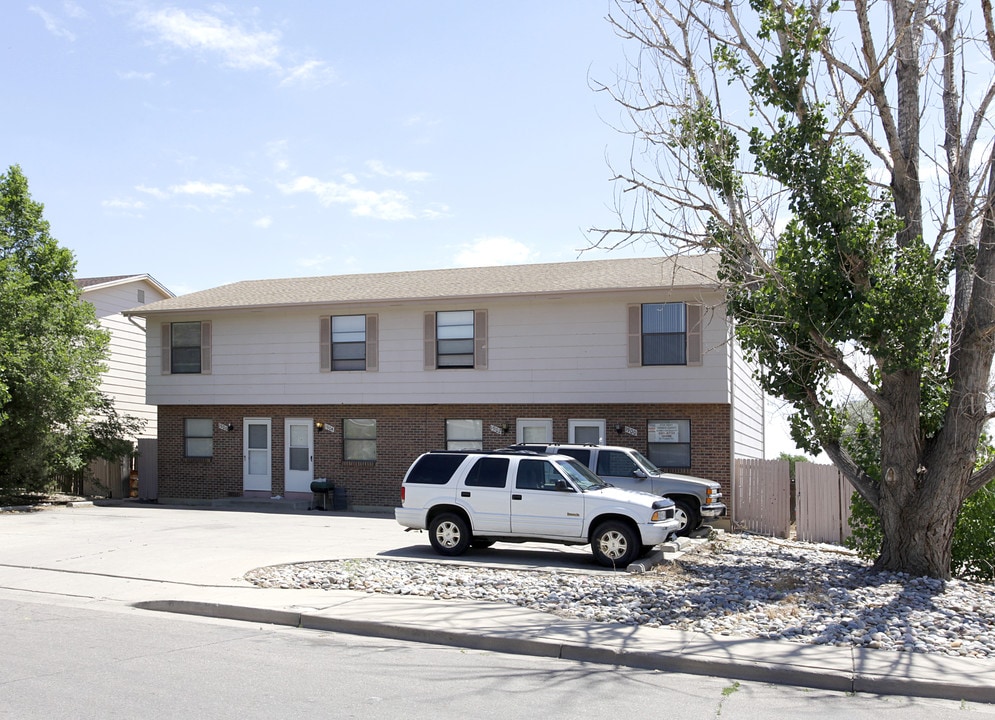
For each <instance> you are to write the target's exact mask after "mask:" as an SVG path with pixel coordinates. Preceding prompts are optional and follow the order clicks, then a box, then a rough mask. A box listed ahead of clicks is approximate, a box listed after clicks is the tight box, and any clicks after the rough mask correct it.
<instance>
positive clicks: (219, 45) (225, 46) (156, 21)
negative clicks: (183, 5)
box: [137, 8, 280, 70]
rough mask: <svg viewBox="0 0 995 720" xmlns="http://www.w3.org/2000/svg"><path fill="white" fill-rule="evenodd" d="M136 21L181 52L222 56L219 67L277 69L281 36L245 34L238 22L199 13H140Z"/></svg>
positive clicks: (164, 10) (273, 33)
mask: <svg viewBox="0 0 995 720" xmlns="http://www.w3.org/2000/svg"><path fill="white" fill-rule="evenodd" d="M137 19H138V21H139V23H140V24H141V25H142V26H143V27H145V28H146V29H148V30H150V31H152V32H153V33H155V34H156V35H157V36H158V37H159V39H160V40H162V41H163V42H165V43H168V44H171V45H174V46H176V47H178V48H181V49H183V50H204V51H208V52H212V53H217V54H218V55H220V56H221V61H222V64H223V65H225V66H227V67H233V68H236V69H239V70H251V69H256V68H272V69H275V68H279V63H278V62H277V58H278V57H279V55H280V44H279V40H280V34H279V33H278V32H263V31H259V32H251V31H245V30H243V29H242V28H241V27H239V26H238V24H237V23H229V24H226V23H225V22H224V21H223V20H222V19H221V18H219V17H217V16H215V15H211V14H209V13H206V12H201V11H198V10H193V11H190V12H189V13H188V12H186V11H184V10H179V9H177V8H162V9H160V10H154V11H150V10H143V11H141V12H140V13H139V14H138V16H137Z"/></svg>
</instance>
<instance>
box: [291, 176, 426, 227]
mask: <svg viewBox="0 0 995 720" xmlns="http://www.w3.org/2000/svg"><path fill="white" fill-rule="evenodd" d="M344 179H345V182H344V183H337V182H323V181H321V180H318V179H317V178H313V177H307V176H301V177H299V178H297V179H296V180H294V181H293V182H291V183H289V184H280V185H279V188H280V190H281V191H283V192H284V193H286V194H288V195H292V194H296V193H311V194H312V195H314V196H315V197H317V198H318V201H319V202H320V203H321V204H322V205H325V206H326V207H330V206H331V205H347V206H349V207H350V208H351V210H350V212H351V213H352V214H353V215H357V216H359V217H370V218H375V219H377V220H409V219H411V218H413V217H415V214H414V212H412V210H411V204H410V201H409V199H408V196H407V195H405V194H404V193H403V192H400V191H398V190H382V191H380V192H377V191H375V190H366V189H363V188H361V187H358V181H357V180H356V178H355V177H353V176H351V175H349V176H346V177H345V178H344Z"/></svg>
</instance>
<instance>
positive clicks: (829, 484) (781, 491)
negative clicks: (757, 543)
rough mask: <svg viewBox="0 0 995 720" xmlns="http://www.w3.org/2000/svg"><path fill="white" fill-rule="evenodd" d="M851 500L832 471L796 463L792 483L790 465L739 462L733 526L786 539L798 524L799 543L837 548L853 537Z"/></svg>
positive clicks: (847, 486) (850, 490) (849, 492)
mask: <svg viewBox="0 0 995 720" xmlns="http://www.w3.org/2000/svg"><path fill="white" fill-rule="evenodd" d="M852 494H853V488H852V487H851V485H850V483H849V482H847V481H846V480H844V479H843V476H842V475H841V474H840V473H839V471H838V470H837V469H836V468H835V467H834V466H833V465H817V464H815V463H805V462H799V463H795V482H794V483H792V482H791V472H790V465H789V463H788V461H787V460H737V461H736V474H735V477H734V478H733V488H732V497H733V507H732V521H733V524H734V526H735V527H736V528H738V529H740V530H747V531H749V532H754V533H757V534H760V535H773V536H775V537H783V538H786V537H789V536H790V534H791V526H792V523H794V525H795V533H796V537H797V538H798V539H799V540H802V541H805V542H822V543H834V544H837V545H839V544H842V543H843V541H844V540H845V539H846V538H847V537H848V536H849V535H850V526H849V520H850V496H851V495H852ZM792 501H794V502H792Z"/></svg>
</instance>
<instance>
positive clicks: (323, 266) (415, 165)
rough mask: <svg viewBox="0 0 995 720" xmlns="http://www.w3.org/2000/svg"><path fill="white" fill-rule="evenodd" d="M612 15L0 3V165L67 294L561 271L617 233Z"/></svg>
mask: <svg viewBox="0 0 995 720" xmlns="http://www.w3.org/2000/svg"><path fill="white" fill-rule="evenodd" d="M609 7H610V5H609V2H608V0H544V1H543V2H539V3H536V2H526V1H525V0H507V1H506V2H500V3H482V2H471V1H468V0H431V1H425V2H414V1H412V0H409V1H406V2H404V1H400V0H396V1H395V0H381V1H380V2H376V3H366V2H354V1H351V2H340V1H339V0H322V1H318V0H315V1H311V0H298V1H289V2H280V3H265V4H262V3H261V4H259V5H253V4H247V3H241V2H238V1H235V2H226V3H223V4H207V3H195V2H188V3H182V4H178V3H172V2H168V1H160V0H140V1H128V0H92V1H88V2H84V1H83V0H37V1H36V2H34V3H31V2H30V0H28V2H27V3H25V4H8V5H7V6H6V8H5V13H4V16H5V17H4V23H3V29H2V30H0V37H2V40H3V45H2V51H3V53H4V58H3V61H4V67H5V72H4V77H5V83H4V85H5V88H4V106H5V110H4V112H3V113H2V116H0V149H2V152H0V162H2V163H3V167H4V168H6V167H7V166H9V165H12V164H14V163H17V164H20V165H21V167H22V169H23V171H24V173H25V174H26V175H27V177H28V180H29V183H30V186H31V191H32V195H33V196H34V198H35V199H36V200H39V201H41V202H43V203H44V204H45V212H46V217H47V218H48V220H49V221H50V222H51V225H52V231H53V234H54V236H55V237H56V238H57V239H58V240H59V241H60V243H61V244H62V245H64V246H66V247H68V248H70V249H72V250H73V252H74V253H75V254H76V258H77V261H78V268H77V275H78V276H80V277H88V276H99V275H116V274H129V273H145V272H147V273H149V274H151V275H152V276H154V277H155V278H156V279H158V280H159V281H160V282H162V283H163V284H164V285H166V286H167V287H169V288H170V289H171V290H173V291H174V292H176V293H177V294H182V293H186V292H190V291H193V290H199V289H203V288H206V287H212V286H216V285H220V284H224V283H227V282H232V281H236V280H242V279H252V278H267V277H288V276H303V275H326V274H340V273H353V272H378V271H395V270H410V269H423V268H441V267H456V266H465V265H487V264H495V263H522V262H556V261H563V260H571V259H574V258H577V257H578V251H579V250H580V249H581V248H584V247H585V246H586V245H587V243H588V236H587V234H586V230H587V229H588V228H590V227H592V226H604V225H607V224H611V223H612V222H613V221H614V220H615V215H614V211H613V207H614V201H613V193H614V189H613V187H612V184H611V182H610V181H609V177H610V174H611V173H610V169H609V165H608V162H607V160H606V154H607V155H609V156H611V157H613V158H614V159H615V160H616V161H625V159H626V157H627V153H628V149H629V143H628V140H627V138H626V137H625V136H623V135H621V134H620V133H618V132H617V131H616V130H614V129H613V128H612V126H611V123H612V121H614V120H617V117H618V111H617V109H616V108H615V107H614V106H613V105H612V104H611V102H610V101H609V99H608V98H607V97H605V96H604V95H599V94H598V93H595V92H594V91H593V90H592V89H591V84H590V80H591V79H592V78H594V79H597V80H604V81H611V80H612V78H614V76H615V70H616V68H619V67H621V66H623V64H624V62H625V58H624V50H623V43H622V41H621V40H619V39H618V38H617V37H616V36H615V35H614V33H613V32H612V29H611V27H610V26H609V24H608V23H607V21H606V20H605V15H606V14H607V12H608V10H609ZM652 254H658V251H657V250H656V249H655V248H652V247H646V246H642V245H640V246H638V247H636V248H633V249H629V250H626V251H621V252H619V251H616V253H615V255H628V256H632V255H652ZM588 256H589V257H605V256H606V255H605V253H596V254H595V253H591V254H589V255H588Z"/></svg>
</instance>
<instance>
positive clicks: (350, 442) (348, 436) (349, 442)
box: [342, 419, 377, 460]
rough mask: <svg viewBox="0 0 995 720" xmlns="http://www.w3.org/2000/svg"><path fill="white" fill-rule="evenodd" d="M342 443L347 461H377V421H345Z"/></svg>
mask: <svg viewBox="0 0 995 720" xmlns="http://www.w3.org/2000/svg"><path fill="white" fill-rule="evenodd" d="M342 441H343V443H342V444H343V453H342V457H343V459H345V460H376V459H377V421H376V420H350V419H347V420H343V421H342Z"/></svg>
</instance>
